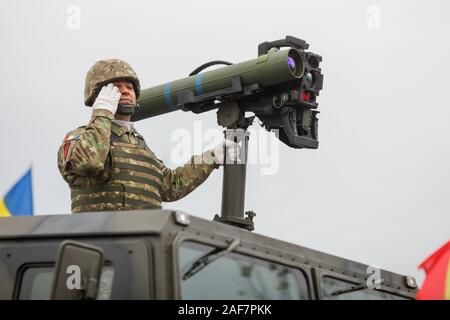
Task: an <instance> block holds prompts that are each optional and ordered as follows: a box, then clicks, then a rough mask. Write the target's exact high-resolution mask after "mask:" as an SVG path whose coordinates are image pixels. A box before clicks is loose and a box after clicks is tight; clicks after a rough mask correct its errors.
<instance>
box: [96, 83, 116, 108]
mask: <svg viewBox="0 0 450 320" xmlns="http://www.w3.org/2000/svg"><path fill="white" fill-rule="evenodd" d="M121 95H122V94H121V93H120V92H119V88H117V87H116V86H114V85H113V84H112V83H109V84H108V85H107V86H104V87H103V88H102V90H100V93H99V94H98V96H97V99H95V102H94V104H93V105H92V109H93V110H96V109H105V110H109V111H111V112H112V114H115V113H116V111H117V106H118V104H119V100H120V96H121Z"/></svg>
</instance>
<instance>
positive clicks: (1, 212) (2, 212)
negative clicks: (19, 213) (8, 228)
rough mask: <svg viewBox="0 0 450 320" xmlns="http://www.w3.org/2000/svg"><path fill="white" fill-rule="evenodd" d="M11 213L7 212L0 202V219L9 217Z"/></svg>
mask: <svg viewBox="0 0 450 320" xmlns="http://www.w3.org/2000/svg"><path fill="white" fill-rule="evenodd" d="M10 216H11V212H9V210H8V208H7V207H6V206H5V202H4V201H3V200H0V217H10Z"/></svg>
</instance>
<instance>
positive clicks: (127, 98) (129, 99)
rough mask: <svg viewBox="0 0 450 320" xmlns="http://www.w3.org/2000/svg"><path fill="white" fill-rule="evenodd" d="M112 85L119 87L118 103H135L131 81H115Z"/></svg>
mask: <svg viewBox="0 0 450 320" xmlns="http://www.w3.org/2000/svg"><path fill="white" fill-rule="evenodd" d="M114 85H115V86H116V87H117V88H119V92H120V93H121V95H122V96H121V97H120V100H119V104H132V105H136V93H135V92H134V89H133V83H131V82H129V81H117V82H114Z"/></svg>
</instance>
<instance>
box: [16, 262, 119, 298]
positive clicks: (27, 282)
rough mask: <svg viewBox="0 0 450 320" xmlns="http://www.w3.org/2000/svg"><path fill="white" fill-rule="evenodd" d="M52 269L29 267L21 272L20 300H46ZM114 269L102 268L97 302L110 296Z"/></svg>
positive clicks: (51, 279) (50, 287) (49, 290)
mask: <svg viewBox="0 0 450 320" xmlns="http://www.w3.org/2000/svg"><path fill="white" fill-rule="evenodd" d="M53 272H54V267H42V266H40V267H29V268H26V269H25V271H24V272H23V276H22V283H21V287H20V292H19V299H20V300H48V299H49V298H50V292H51V289H52V283H53ZM113 278H114V269H113V267H112V266H105V267H104V268H103V272H102V276H101V279H100V286H99V291H98V294H97V300H108V299H109V298H110V296H111V289H112V282H113Z"/></svg>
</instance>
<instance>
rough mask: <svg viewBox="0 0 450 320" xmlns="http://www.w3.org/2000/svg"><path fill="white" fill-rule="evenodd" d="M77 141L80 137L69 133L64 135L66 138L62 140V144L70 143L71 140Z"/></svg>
mask: <svg viewBox="0 0 450 320" xmlns="http://www.w3.org/2000/svg"><path fill="white" fill-rule="evenodd" d="M79 139H80V136H79V135H77V134H75V133H72V132H71V133H68V134H67V135H66V137H65V138H64V141H63V143H66V142H68V141H72V140H79Z"/></svg>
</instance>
